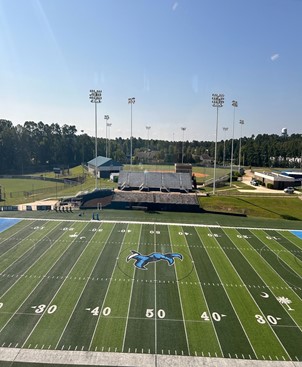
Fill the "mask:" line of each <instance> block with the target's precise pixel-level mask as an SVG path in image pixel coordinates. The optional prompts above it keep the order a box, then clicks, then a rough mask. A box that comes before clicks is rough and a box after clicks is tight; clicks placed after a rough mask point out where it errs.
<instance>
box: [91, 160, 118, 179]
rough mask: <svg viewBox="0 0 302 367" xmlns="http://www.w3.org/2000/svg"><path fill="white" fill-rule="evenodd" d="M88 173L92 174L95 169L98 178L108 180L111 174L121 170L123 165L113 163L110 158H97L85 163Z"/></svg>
mask: <svg viewBox="0 0 302 367" xmlns="http://www.w3.org/2000/svg"><path fill="white" fill-rule="evenodd" d="M87 165H88V172H90V173H92V174H94V173H95V167H96V169H97V176H98V177H99V178H100V177H101V178H109V177H110V174H111V173H118V172H120V170H121V169H122V168H123V165H122V164H121V163H119V162H116V161H114V160H113V159H111V158H106V157H102V156H98V157H97V158H94V159H92V160H91V161H89V162H88V163H87Z"/></svg>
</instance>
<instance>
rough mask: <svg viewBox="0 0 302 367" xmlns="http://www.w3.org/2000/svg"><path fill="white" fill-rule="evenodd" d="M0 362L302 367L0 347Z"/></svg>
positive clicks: (143, 366) (145, 366)
mask: <svg viewBox="0 0 302 367" xmlns="http://www.w3.org/2000/svg"><path fill="white" fill-rule="evenodd" d="M0 360H1V361H9V362H27V363H44V364H68V365H79V364H80V365H84V366H120V367H122V366H123V367H129V366H131V367H183V366H186V367H200V366H204V367H301V366H302V362H294V361H289V362H285V361H261V360H257V361H256V360H243V359H229V358H205V357H184V356H166V355H154V354H134V353H102V352H80V351H79V352H74V351H57V350H41V349H20V348H0ZM0 363H1V362H0Z"/></svg>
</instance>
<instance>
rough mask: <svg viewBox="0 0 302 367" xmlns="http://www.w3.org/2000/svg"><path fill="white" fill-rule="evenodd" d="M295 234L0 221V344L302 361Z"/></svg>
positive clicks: (300, 273) (301, 244)
mask: <svg viewBox="0 0 302 367" xmlns="http://www.w3.org/2000/svg"><path fill="white" fill-rule="evenodd" d="M301 233H302V232H301V231H288V230H273V229H257V228H235V227H220V226H202V225H189V224H188V225H181V224H171V223H170V224H169V223H167V224H158V223H151V222H150V223H147V222H146V223H137V222H113V221H107V222H106V221H88V220H87V221H85V220H82V221H80V220H77V221H61V220H34V219H30V220H8V219H0V347H1V348H22V349H39V350H57V351H61V350H63V351H93V352H111V353H114V352H116V353H121V352H122V353H137V354H155V355H177V356H182V355H183V356H196V357H214V358H215V357H221V358H235V359H245V360H250V359H251V360H273V361H302V238H301ZM0 360H1V358H0Z"/></svg>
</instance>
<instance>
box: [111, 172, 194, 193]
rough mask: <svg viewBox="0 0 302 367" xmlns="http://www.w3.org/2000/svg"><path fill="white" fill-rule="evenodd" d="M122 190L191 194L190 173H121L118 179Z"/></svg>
mask: <svg viewBox="0 0 302 367" xmlns="http://www.w3.org/2000/svg"><path fill="white" fill-rule="evenodd" d="M118 188H119V189H120V190H140V191H162V192H170V191H172V192H190V191H192V177H191V174H190V173H173V172H168V173H167V172H149V171H145V172H137V171H121V172H120V174H119V179H118Z"/></svg>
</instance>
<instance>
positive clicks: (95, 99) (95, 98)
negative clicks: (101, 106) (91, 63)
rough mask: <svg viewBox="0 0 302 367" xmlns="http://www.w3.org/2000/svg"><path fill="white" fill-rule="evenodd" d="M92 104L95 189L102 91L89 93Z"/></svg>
mask: <svg viewBox="0 0 302 367" xmlns="http://www.w3.org/2000/svg"><path fill="white" fill-rule="evenodd" d="M89 98H90V102H91V103H94V120H95V188H96V189H97V187H98V174H97V157H98V139H97V126H98V115H97V107H96V106H97V103H101V102H102V91H101V90H99V89H97V90H95V89H90V93H89Z"/></svg>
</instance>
